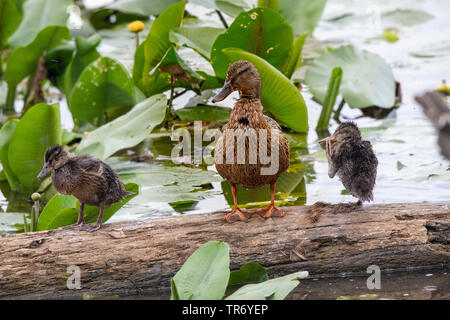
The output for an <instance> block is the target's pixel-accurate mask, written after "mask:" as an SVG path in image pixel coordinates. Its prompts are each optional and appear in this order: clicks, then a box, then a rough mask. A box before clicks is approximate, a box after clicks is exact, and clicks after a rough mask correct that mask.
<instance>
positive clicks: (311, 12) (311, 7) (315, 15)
mask: <svg viewBox="0 0 450 320" xmlns="http://www.w3.org/2000/svg"><path fill="white" fill-rule="evenodd" d="M326 3H327V0H314V1H311V0H295V1H292V0H278V11H279V12H280V14H281V15H282V16H283V18H284V19H286V21H287V22H288V23H289V25H291V26H292V29H293V30H294V35H295V36H300V35H301V34H303V33H311V32H312V31H313V30H314V28H315V27H316V25H317V23H318V22H319V20H320V17H321V16H322V13H323V10H324V9H325V5H326Z"/></svg>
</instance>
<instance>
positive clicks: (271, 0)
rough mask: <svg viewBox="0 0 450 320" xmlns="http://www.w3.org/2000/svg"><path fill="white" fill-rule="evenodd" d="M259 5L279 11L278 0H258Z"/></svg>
mask: <svg viewBox="0 0 450 320" xmlns="http://www.w3.org/2000/svg"><path fill="white" fill-rule="evenodd" d="M258 7H260V8H270V9H273V10H275V11H278V0H258Z"/></svg>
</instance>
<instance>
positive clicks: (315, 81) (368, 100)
mask: <svg viewBox="0 0 450 320" xmlns="http://www.w3.org/2000/svg"><path fill="white" fill-rule="evenodd" d="M335 67H341V68H342V70H343V73H344V74H343V77H342V82H341V87H340V93H341V94H342V96H343V97H344V99H345V101H346V102H347V103H348V105H349V106H350V107H352V108H366V107H370V106H377V107H381V108H391V107H393V106H394V104H395V80H394V75H393V73H392V70H391V68H390V67H389V65H388V64H387V63H386V61H384V59H383V58H381V57H380V56H378V55H376V54H374V53H371V52H368V51H365V50H359V49H357V48H355V47H354V46H352V45H348V46H342V47H339V48H337V49H334V50H333V51H331V52H327V53H325V54H323V55H322V56H320V57H319V58H317V59H316V60H314V62H313V63H312V64H311V65H310V66H309V68H308V70H307V71H306V75H305V81H306V83H307V84H308V86H309V88H310V90H311V92H312V93H313V95H314V97H316V98H317V99H318V100H319V101H320V102H323V101H324V99H325V96H326V92H327V88H328V81H329V79H330V75H331V71H332V70H333V69H334V68H335Z"/></svg>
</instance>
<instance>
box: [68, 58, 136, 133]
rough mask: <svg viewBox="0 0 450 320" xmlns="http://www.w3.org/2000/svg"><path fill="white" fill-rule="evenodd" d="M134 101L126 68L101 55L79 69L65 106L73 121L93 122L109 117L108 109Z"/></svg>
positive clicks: (130, 103) (132, 103) (133, 92)
mask: <svg viewBox="0 0 450 320" xmlns="http://www.w3.org/2000/svg"><path fill="white" fill-rule="evenodd" d="M134 104H135V90H134V85H133V81H132V79H131V77H130V76H129V75H128V72H127V70H126V69H125V68H124V67H123V66H122V65H121V64H120V63H118V62H117V61H115V60H113V59H111V58H108V57H101V58H98V59H97V60H95V61H94V62H93V63H91V64H90V65H89V66H88V67H86V68H85V69H84V70H83V72H82V73H81V75H80V77H79V79H78V81H77V83H76V84H75V87H74V88H73V90H72V95H71V97H70V102H69V108H70V112H71V113H72V116H73V118H74V121H75V123H76V124H78V125H79V124H81V121H86V122H89V123H91V124H93V125H95V126H100V125H101V124H103V123H105V122H107V121H108V120H110V118H109V115H108V113H109V112H110V111H111V109H115V108H116V109H117V108H121V107H130V106H132V105H134Z"/></svg>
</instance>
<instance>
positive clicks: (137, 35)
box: [135, 32, 139, 50]
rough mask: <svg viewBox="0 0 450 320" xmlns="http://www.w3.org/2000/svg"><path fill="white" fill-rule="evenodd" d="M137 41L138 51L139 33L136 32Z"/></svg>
mask: <svg viewBox="0 0 450 320" xmlns="http://www.w3.org/2000/svg"><path fill="white" fill-rule="evenodd" d="M135 39H136V50H137V49H138V47H139V32H136V37H135Z"/></svg>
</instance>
